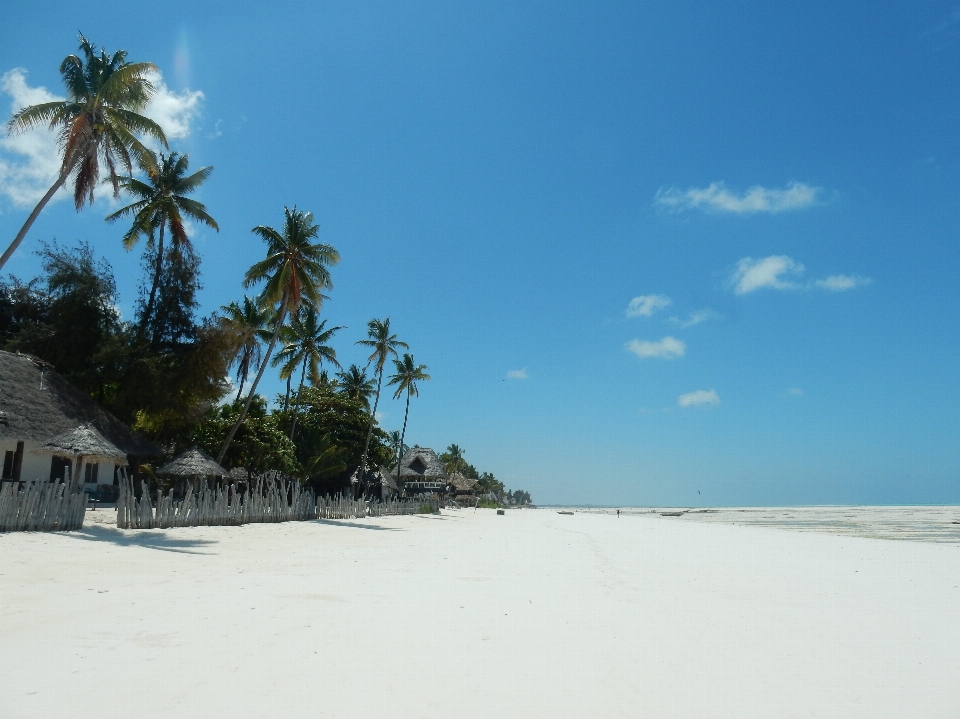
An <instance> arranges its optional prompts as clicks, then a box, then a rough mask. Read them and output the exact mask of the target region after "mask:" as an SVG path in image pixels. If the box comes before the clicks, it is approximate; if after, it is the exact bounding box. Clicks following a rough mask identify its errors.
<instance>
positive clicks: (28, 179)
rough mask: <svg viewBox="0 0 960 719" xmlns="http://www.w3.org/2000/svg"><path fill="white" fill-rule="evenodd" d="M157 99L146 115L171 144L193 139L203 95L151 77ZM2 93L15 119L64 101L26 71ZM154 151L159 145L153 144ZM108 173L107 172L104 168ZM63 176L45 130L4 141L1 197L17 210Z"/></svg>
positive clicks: (53, 140)
mask: <svg viewBox="0 0 960 719" xmlns="http://www.w3.org/2000/svg"><path fill="white" fill-rule="evenodd" d="M150 80H151V82H153V84H154V86H155V87H156V94H155V95H154V97H153V99H152V100H151V101H150V104H149V105H148V106H147V108H146V109H145V110H144V114H145V115H146V116H147V117H149V118H151V119H152V120H154V121H155V122H157V123H158V124H159V125H160V126H161V127H162V128H163V129H164V132H166V134H167V138H168V139H169V140H179V139H183V138H185V137H187V136H189V135H190V133H191V131H192V127H191V126H192V123H193V121H194V119H196V118H197V117H198V116H199V114H200V104H201V101H202V100H203V93H202V92H200V91H199V90H195V91H189V90H187V91H184V92H182V93H177V92H174V91H172V90H170V88H168V87H167V85H166V83H164V81H163V76H162V75H160V74H159V73H152V74H151V77H150ZM0 92H3V93H5V94H6V95H8V96H9V97H10V100H11V102H10V113H9V114H10V115H12V114H13V113H15V112H17V111H18V110H20V109H21V108H24V107H27V106H28V105H36V104H38V103H41V102H53V101H55V100H62V99H64V98H63V97H60V96H58V95H54V94H53V93H51V92H50V91H48V90H47V89H46V88H45V87H30V86H29V85H28V84H27V71H26V70H24V69H23V68H14V69H13V70H10V71H9V72H7V73H5V74H4V75H3V76H2V77H0ZM147 144H148V145H150V147H151V148H152V149H154V150H158V149H160V147H159V145H157V144H156V143H153V142H148V143H147ZM101 169H105V168H101ZM59 172H60V148H59V145H58V143H57V135H56V133H55V132H52V131H50V130H49V129H47V128H45V127H40V128H35V129H33V130H30V131H29V132H25V133H22V134H19V135H6V134H4V136H3V137H0V195H4V196H6V197H7V198H8V199H9V200H10V201H11V202H12V203H13V205H14V206H16V207H32V206H33V205H34V204H36V203H37V202H38V201H39V200H40V198H41V197H43V194H44V193H45V192H46V191H47V190H48V189H50V186H51V185H52V184H53V183H54V182H55V181H56V179H57V175H58V174H59ZM69 196H70V192H69V190H68V189H67V188H65V189H64V190H61V191H60V192H58V193H57V194H56V195H55V196H54V197H53V199H52V201H57V200H62V199H64V198H67V197H69Z"/></svg>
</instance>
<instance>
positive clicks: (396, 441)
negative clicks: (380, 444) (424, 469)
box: [390, 429, 410, 457]
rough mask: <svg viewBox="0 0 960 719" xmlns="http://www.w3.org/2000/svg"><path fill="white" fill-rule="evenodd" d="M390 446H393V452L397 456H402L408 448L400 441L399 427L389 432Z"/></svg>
mask: <svg viewBox="0 0 960 719" xmlns="http://www.w3.org/2000/svg"><path fill="white" fill-rule="evenodd" d="M390 446H391V447H393V453H394V454H395V455H397V456H398V457H402V456H403V455H405V454H406V453H407V450H408V449H410V448H409V447H408V446H407V445H405V444H404V443H403V442H401V441H400V430H399V429H395V430H393V431H392V432H391V433H390Z"/></svg>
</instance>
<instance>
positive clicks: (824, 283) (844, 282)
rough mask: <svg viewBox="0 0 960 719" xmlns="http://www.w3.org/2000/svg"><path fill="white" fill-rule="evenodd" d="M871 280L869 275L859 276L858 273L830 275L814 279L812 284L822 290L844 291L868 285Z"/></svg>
mask: <svg viewBox="0 0 960 719" xmlns="http://www.w3.org/2000/svg"><path fill="white" fill-rule="evenodd" d="M871 282H873V280H871V279H870V278H869V277H861V276H860V275H830V276H829V277H827V278H825V279H822V280H816V281H815V282H814V283H813V284H814V285H816V286H817V287H819V288H820V289H822V290H829V291H830V292H846V291H847V290H852V289H855V288H857V287H863V286H864V285H869V284H870V283H871Z"/></svg>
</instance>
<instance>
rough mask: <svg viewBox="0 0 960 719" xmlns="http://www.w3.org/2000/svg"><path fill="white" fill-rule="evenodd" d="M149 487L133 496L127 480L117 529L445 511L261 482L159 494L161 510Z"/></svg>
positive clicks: (428, 503) (434, 505) (422, 503)
mask: <svg viewBox="0 0 960 719" xmlns="http://www.w3.org/2000/svg"><path fill="white" fill-rule="evenodd" d="M152 504H153V502H152V499H151V497H150V491H149V488H148V487H147V484H146V482H141V495H140V499H139V500H138V499H137V498H136V495H135V494H134V491H133V481H132V480H131V479H129V478H128V477H126V476H125V475H121V478H120V494H119V497H118V498H117V527H119V528H121V529H152V528H161V529H166V528H167V527H196V526H200V525H203V526H219V525H240V524H254V523H260V522H291V521H305V520H310V519H361V518H363V517H366V516H373V517H383V516H386V515H391V514H417V513H420V512H424V511H429V512H433V513H436V512H439V511H440V503H439V502H438V501H437V500H435V499H412V500H399V501H396V500H395V501H389V502H369V503H368V502H366V501H364V500H363V499H353V498H352V497H350V496H347V495H336V496H333V497H330V496H326V497H319V498H317V497H315V496H314V494H313V492H312V491H311V490H309V489H304V488H303V487H302V486H301V485H300V483H299V482H288V481H287V480H281V481H279V482H277V481H273V480H272V479H263V478H261V479H258V480H256V481H255V482H254V483H253V486H252V487H250V489H249V491H247V492H239V491H238V490H237V486H236V485H235V484H231V485H229V486H223V485H217V486H215V487H214V488H209V487H208V486H207V484H206V482H201V484H200V491H199V492H194V490H193V486H192V485H191V486H189V487H188V488H187V494H186V496H185V497H184V498H183V499H182V500H174V498H173V490H172V489H171V490H170V491H169V492H168V493H167V494H166V495H163V494H162V493H161V492H160V491H159V490H158V491H157V502H156V504H157V506H156V510H154V509H153V507H152Z"/></svg>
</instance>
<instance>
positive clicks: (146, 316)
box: [137, 219, 167, 339]
mask: <svg viewBox="0 0 960 719" xmlns="http://www.w3.org/2000/svg"><path fill="white" fill-rule="evenodd" d="M166 224H167V223H166V220H165V219H164V221H163V222H161V223H160V241H159V242H158V243H157V266H156V268H155V269H154V271H153V286H152V287H151V288H150V299H149V300H147V306H146V309H144V310H143V317H141V318H140V326H139V327H138V328H137V339H141V338H142V337H143V333H144V332H145V331H146V329H147V322H149V321H150V314H151V313H152V312H153V303H154V300H155V299H156V297H157V287H159V286H160V272H161V270H162V269H163V230H164V228H165V227H166Z"/></svg>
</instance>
